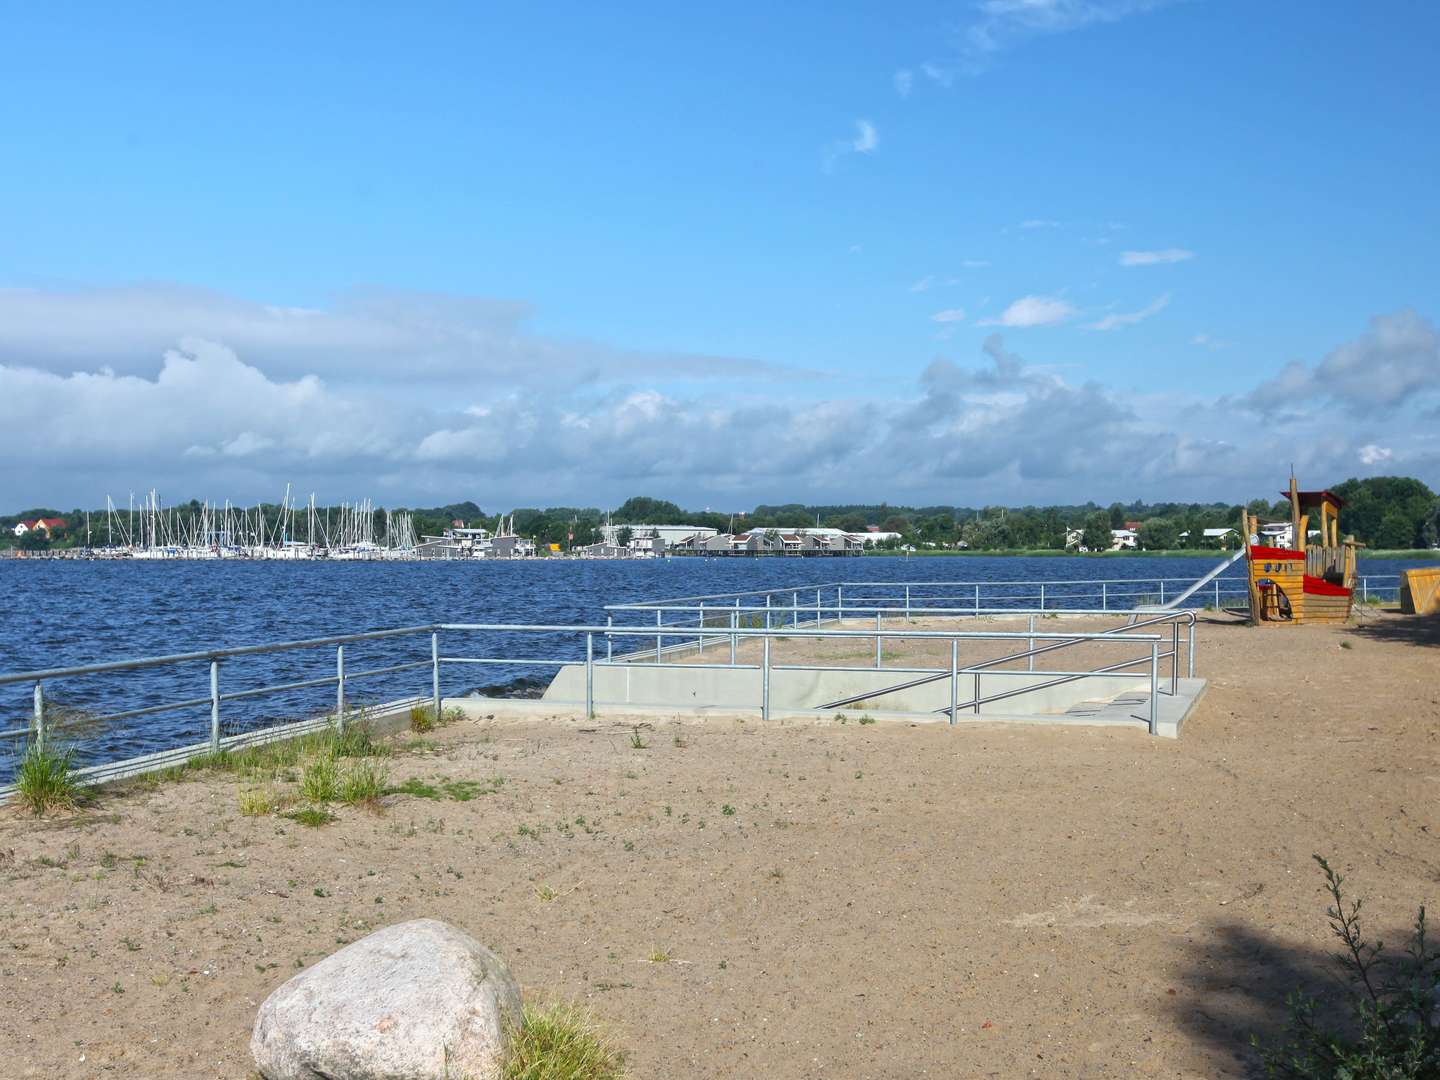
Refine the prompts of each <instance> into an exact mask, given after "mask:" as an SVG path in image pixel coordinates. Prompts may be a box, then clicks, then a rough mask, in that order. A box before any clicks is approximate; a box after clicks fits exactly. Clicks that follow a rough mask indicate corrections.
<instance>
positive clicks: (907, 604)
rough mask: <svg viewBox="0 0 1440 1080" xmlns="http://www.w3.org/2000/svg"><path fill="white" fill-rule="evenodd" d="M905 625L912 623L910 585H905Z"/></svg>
mask: <svg viewBox="0 0 1440 1080" xmlns="http://www.w3.org/2000/svg"><path fill="white" fill-rule="evenodd" d="M905 625H906V626H909V625H910V586H909V585H906V586H905Z"/></svg>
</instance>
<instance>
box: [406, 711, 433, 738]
mask: <svg viewBox="0 0 1440 1080" xmlns="http://www.w3.org/2000/svg"><path fill="white" fill-rule="evenodd" d="M434 729H435V710H434V709H432V708H431V707H430V706H429V705H412V706H410V730H411V731H413V732H415V733H416V734H418V735H423V734H425V732H427V731H433V730H434Z"/></svg>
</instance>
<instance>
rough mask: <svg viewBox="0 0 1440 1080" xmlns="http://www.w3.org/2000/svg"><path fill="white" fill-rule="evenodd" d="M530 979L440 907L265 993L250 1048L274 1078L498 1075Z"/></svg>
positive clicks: (482, 1078)
mask: <svg viewBox="0 0 1440 1080" xmlns="http://www.w3.org/2000/svg"><path fill="white" fill-rule="evenodd" d="M520 1023H521V1018H520V988H519V987H518V986H517V985H516V984H515V980H514V978H513V977H512V976H511V975H510V971H509V969H508V968H506V966H505V963H504V961H502V960H501V959H500V958H499V957H498V956H496V955H495V954H494V953H492V952H491V951H490V950H489V949H487V948H485V946H483V945H481V944H480V943H479V942H478V941H476V940H475V939H474V938H472V937H471V936H470V935H469V934H467V933H465V932H464V931H462V930H457V929H456V928H455V927H453V926H450V925H449V924H447V923H443V922H440V921H439V920H438V919H416V920H415V921H413V922H405V923H396V924H395V925H394V926H387V927H386V928H385V929H383V930H377V931H375V933H373V934H370V935H369V936H368V937H364V938H361V939H360V940H359V941H357V942H354V943H353V944H351V945H347V946H346V947H345V948H343V949H341V950H340V951H339V952H337V953H334V954H333V955H331V956H327V957H326V958H325V959H324V960H321V961H320V962H319V963H318V964H316V965H315V966H313V967H311V968H309V969H307V970H305V971H302V972H301V973H300V974H298V975H296V976H295V977H294V978H293V979H291V980H290V981H289V982H287V983H285V985H283V986H281V987H280V988H279V989H278V990H276V991H275V992H274V993H273V994H271V995H270V996H269V997H268V998H266V999H265V1003H264V1004H263V1005H261V1006H260V1012H259V1014H258V1015H257V1016H256V1017H255V1031H254V1034H253V1035H252V1036H251V1038H250V1053H251V1054H252V1055H253V1056H254V1058H255V1064H256V1066H257V1067H258V1068H259V1069H260V1073H261V1075H262V1076H264V1077H265V1078H266V1080H432V1078H433V1080H455V1078H456V1077H465V1078H466V1080H492V1078H494V1077H498V1076H499V1075H500V1067H501V1062H502V1060H503V1057H504V1053H505V1048H506V1046H507V1042H508V1035H509V1031H510V1030H512V1029H514V1028H518V1027H519V1026H520Z"/></svg>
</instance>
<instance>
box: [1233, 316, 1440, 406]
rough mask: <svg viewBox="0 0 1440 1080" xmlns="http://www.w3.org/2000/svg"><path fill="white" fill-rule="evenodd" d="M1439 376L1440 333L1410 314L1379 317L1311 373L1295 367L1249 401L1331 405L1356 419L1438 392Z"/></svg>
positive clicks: (1296, 363)
mask: <svg viewBox="0 0 1440 1080" xmlns="http://www.w3.org/2000/svg"><path fill="white" fill-rule="evenodd" d="M1437 374H1440V333H1437V332H1436V330H1435V324H1434V323H1432V322H1431V321H1430V320H1429V319H1426V318H1425V317H1424V316H1422V315H1420V314H1419V313H1417V312H1416V311H1414V310H1413V309H1411V308H1405V309H1403V310H1401V311H1396V312H1392V313H1390V314H1388V315H1376V316H1375V317H1374V318H1372V319H1371V320H1370V328H1369V329H1368V330H1367V331H1366V332H1365V333H1364V334H1362V335H1361V336H1360V337H1358V338H1356V339H1355V340H1354V341H1349V342H1346V343H1345V344H1343V345H1341V346H1340V347H1339V348H1337V349H1334V350H1332V351H1331V352H1330V353H1329V354H1328V355H1327V356H1326V357H1325V359H1324V360H1322V361H1320V363H1318V364H1316V365H1315V366H1314V367H1311V366H1309V365H1307V364H1304V363H1302V362H1301V361H1299V360H1294V361H1291V362H1290V363H1289V364H1287V365H1286V366H1285V367H1284V368H1282V369H1281V371H1280V372H1279V374H1277V375H1276V376H1275V377H1274V378H1272V379H1269V380H1268V381H1266V382H1264V383H1262V384H1261V385H1260V386H1258V387H1256V388H1255V390H1254V391H1252V392H1251V393H1250V395H1249V396H1248V397H1247V398H1246V401H1247V403H1248V404H1250V405H1251V406H1252V407H1253V408H1256V409H1261V410H1274V409H1293V408H1295V407H1296V406H1303V405H1306V404H1308V403H1312V402H1317V401H1326V400H1328V401H1332V402H1334V403H1335V404H1337V405H1340V406H1342V407H1344V408H1346V409H1348V410H1349V411H1351V412H1353V413H1375V412H1379V411H1382V410H1388V409H1395V408H1398V407H1400V406H1402V405H1404V404H1405V403H1406V401H1407V400H1408V399H1410V398H1412V397H1421V396H1423V395H1424V392H1425V391H1427V390H1433V388H1434V387H1435V385H1436V376H1437Z"/></svg>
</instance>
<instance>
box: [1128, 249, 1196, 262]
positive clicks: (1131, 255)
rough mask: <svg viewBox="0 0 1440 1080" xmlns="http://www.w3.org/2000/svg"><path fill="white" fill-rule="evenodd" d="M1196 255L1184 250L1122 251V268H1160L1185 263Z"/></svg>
mask: <svg viewBox="0 0 1440 1080" xmlns="http://www.w3.org/2000/svg"><path fill="white" fill-rule="evenodd" d="M1194 257H1195V253H1194V252H1193V251H1186V250H1185V249H1184V248H1165V249H1163V250H1161V251H1122V252H1121V253H1120V265H1121V266H1160V265H1162V264H1165V263H1178V262H1185V261H1186V260H1187V259H1193V258H1194Z"/></svg>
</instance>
